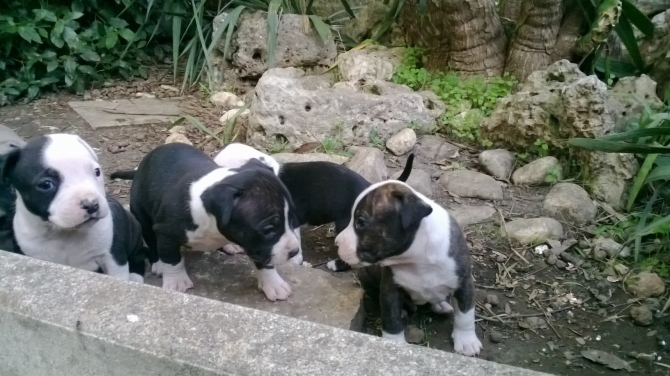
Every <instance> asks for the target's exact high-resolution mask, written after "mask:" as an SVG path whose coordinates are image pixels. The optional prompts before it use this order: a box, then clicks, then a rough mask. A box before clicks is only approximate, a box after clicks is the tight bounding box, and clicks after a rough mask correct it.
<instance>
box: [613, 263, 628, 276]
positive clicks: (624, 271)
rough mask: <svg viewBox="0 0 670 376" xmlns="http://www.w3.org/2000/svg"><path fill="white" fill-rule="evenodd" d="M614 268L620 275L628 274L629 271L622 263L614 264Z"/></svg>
mask: <svg viewBox="0 0 670 376" xmlns="http://www.w3.org/2000/svg"><path fill="white" fill-rule="evenodd" d="M614 270H616V272H617V273H619V274H620V275H623V276H625V275H626V274H628V272H629V271H630V269H629V268H628V267H627V266H626V265H624V264H616V265H614Z"/></svg>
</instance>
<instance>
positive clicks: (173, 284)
mask: <svg viewBox="0 0 670 376" xmlns="http://www.w3.org/2000/svg"><path fill="white" fill-rule="evenodd" d="M157 245H158V257H159V261H158V262H157V263H156V264H157V265H158V267H159V269H160V270H161V271H162V274H163V288H164V289H166V290H172V291H179V292H186V290H188V289H190V288H193V282H191V278H189V276H188V274H187V273H186V267H185V265H184V258H183V257H181V253H180V252H179V248H180V244H179V243H177V242H174V241H172V240H171V239H169V238H165V237H159V238H158V239H157Z"/></svg>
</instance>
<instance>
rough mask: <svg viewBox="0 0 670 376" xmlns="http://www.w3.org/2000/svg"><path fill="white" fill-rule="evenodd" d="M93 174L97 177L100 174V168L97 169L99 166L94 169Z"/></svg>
mask: <svg viewBox="0 0 670 376" xmlns="http://www.w3.org/2000/svg"><path fill="white" fill-rule="evenodd" d="M95 176H96V177H99V176H100V169H99V168H96V169H95Z"/></svg>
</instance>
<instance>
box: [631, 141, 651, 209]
mask: <svg viewBox="0 0 670 376" xmlns="http://www.w3.org/2000/svg"><path fill="white" fill-rule="evenodd" d="M657 157H658V154H649V155H647V157H646V158H645V159H644V163H642V167H640V171H638V173H637V175H636V176H635V181H634V182H633V187H632V188H631V189H630V194H629V195H628V203H627V204H626V210H628V211H630V209H631V208H632V207H633V203H635V199H636V198H637V195H638V193H640V190H641V189H642V187H644V182H645V180H647V175H649V171H650V170H651V168H652V167H653V166H654V162H655V161H656V158H657Z"/></svg>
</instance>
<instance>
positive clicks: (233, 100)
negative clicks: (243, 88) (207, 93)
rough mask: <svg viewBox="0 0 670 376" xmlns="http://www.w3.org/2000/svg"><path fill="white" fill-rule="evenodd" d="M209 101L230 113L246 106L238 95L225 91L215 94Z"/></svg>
mask: <svg viewBox="0 0 670 376" xmlns="http://www.w3.org/2000/svg"><path fill="white" fill-rule="evenodd" d="M209 101H210V102H212V104H214V105H215V106H217V107H219V108H221V109H222V110H223V111H228V110H231V109H234V108H240V107H242V106H244V102H243V101H242V100H241V99H240V98H239V97H238V96H237V95H235V94H233V93H228V92H225V91H219V92H216V93H214V94H213V95H212V96H211V97H210V98H209Z"/></svg>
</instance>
